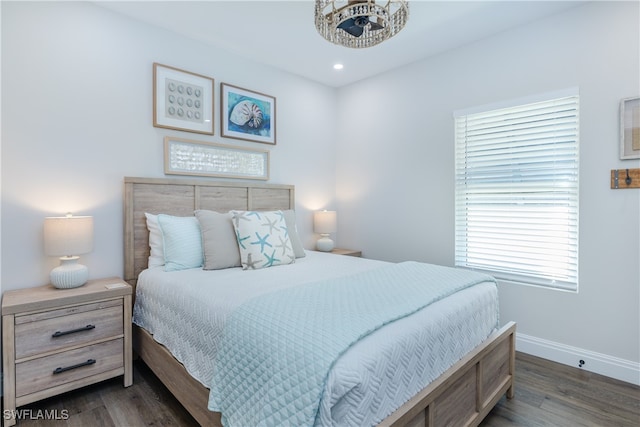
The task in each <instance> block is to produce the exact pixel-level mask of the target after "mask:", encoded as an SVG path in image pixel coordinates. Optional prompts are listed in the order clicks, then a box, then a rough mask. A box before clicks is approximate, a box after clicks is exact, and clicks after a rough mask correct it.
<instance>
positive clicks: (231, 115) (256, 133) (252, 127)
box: [220, 83, 276, 144]
mask: <svg viewBox="0 0 640 427" xmlns="http://www.w3.org/2000/svg"><path fill="white" fill-rule="evenodd" d="M220 97H221V103H220V105H221V106H220V114H221V118H220V123H221V126H222V132H221V133H222V136H223V137H226V138H235V139H243V140H246V141H253V142H262V143H264V144H275V143H276V99H275V98H274V97H273V96H269V95H265V94H264V93H260V92H254V91H251V90H248V89H243V88H240V87H237V86H233V85H230V84H227V83H221V84H220Z"/></svg>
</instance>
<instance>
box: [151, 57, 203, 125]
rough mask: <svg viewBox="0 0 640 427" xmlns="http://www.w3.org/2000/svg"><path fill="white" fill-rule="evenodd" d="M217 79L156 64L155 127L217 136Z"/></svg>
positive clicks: (154, 69)
mask: <svg viewBox="0 0 640 427" xmlns="http://www.w3.org/2000/svg"><path fill="white" fill-rule="evenodd" d="M213 87H214V80H213V79H212V78H210V77H206V76H202V75H200V74H195V73H190V72H188V71H184V70H180V69H178V68H174V67H169V66H167V65H162V64H158V63H154V64H153V126H155V127H159V128H167V129H175V130H183V131H187V132H195V133H202V134H206V135H213V110H214V109H213Z"/></svg>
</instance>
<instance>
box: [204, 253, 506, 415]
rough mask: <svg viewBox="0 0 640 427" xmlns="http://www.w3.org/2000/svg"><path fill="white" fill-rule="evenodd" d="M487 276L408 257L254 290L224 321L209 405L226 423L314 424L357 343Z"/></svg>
mask: <svg viewBox="0 0 640 427" xmlns="http://www.w3.org/2000/svg"><path fill="white" fill-rule="evenodd" d="M274 268H280V267H274ZM486 281H490V282H493V281H494V280H493V278H491V277H490V276H487V275H484V274H479V273H475V272H471V271H467V270H460V269H454V268H448V267H441V266H436V265H431V264H423V263H417V262H404V263H400V264H391V265H388V266H383V267H380V268H378V269H374V270H371V271H367V272H364V273H359V274H355V275H351V276H345V277H341V278H338V279H333V280H328V281H322V282H318V283H314V284H310V285H303V286H299V287H296V288H293V289H287V290H283V291H277V292H273V293H271V294H267V295H263V296H260V297H257V298H254V299H252V300H250V301H248V302H246V303H245V304H243V305H241V306H240V307H239V308H238V309H237V310H236V311H234V312H233V313H232V314H231V316H230V318H229V319H228V321H227V324H226V325H225V329H224V335H223V338H222V343H221V346H220V350H219V351H218V354H217V359H216V361H215V372H214V376H213V379H212V383H211V393H210V395H209V409H210V410H213V411H219V412H221V413H222V422H223V424H224V425H225V426H227V427H230V426H312V425H313V424H314V420H315V418H316V414H317V412H318V406H319V403H320V397H321V395H322V391H323V389H324V387H325V383H326V379H327V375H328V373H329V371H330V369H331V367H332V366H333V364H334V363H335V361H336V360H337V359H338V357H339V356H340V355H341V354H343V353H344V352H345V351H346V350H347V349H348V348H349V347H350V346H351V345H352V344H354V343H355V342H357V341H358V340H359V339H361V338H363V337H365V336H367V335H369V334H370V333H372V332H374V331H375V330H376V329H378V328H380V327H382V326H384V325H385V324H387V323H389V322H392V321H394V320H397V319H400V318H403V317H406V316H408V315H410V314H412V313H414V312H416V311H418V310H420V309H422V308H424V307H426V306H427V305H429V304H431V303H433V302H435V301H438V300H440V299H442V298H445V297H447V296H448V295H451V294H453V293H455V292H457V291H459V290H462V289H465V288H468V287H470V286H472V285H475V284H477V283H480V282H486Z"/></svg>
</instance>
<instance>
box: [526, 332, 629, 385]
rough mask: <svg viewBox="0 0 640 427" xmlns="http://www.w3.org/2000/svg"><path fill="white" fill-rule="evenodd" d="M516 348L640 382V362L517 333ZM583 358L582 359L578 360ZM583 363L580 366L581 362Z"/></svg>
mask: <svg viewBox="0 0 640 427" xmlns="http://www.w3.org/2000/svg"><path fill="white" fill-rule="evenodd" d="M516 350H518V351H521V352H523V353H527V354H531V355H533V356H538V357H542V358H543V359H548V360H551V361H554V362H557V363H562V364H563V365H568V366H575V367H576V368H580V369H584V370H586V371H589V372H595V373H596V374H600V375H605V376H607V377H611V378H615V379H618V380H621V381H625V382H628V383H631V384H635V385H640V363H637V362H632V361H629V360H625V359H620V358H617V357H613V356H609V355H606V354H602V353H596V352H594V351H589V350H584V349H582V348H578V347H572V346H569V345H564V344H560V343H557V342H553V341H548V340H544V339H541V338H536V337H533V336H531V335H525V334H521V333H519V332H518V333H516ZM581 362H582V363H581ZM581 364H582V366H580V365H581Z"/></svg>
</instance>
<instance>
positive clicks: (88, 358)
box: [16, 338, 124, 397]
mask: <svg viewBox="0 0 640 427" xmlns="http://www.w3.org/2000/svg"><path fill="white" fill-rule="evenodd" d="M123 345H124V344H123V339H122V338H119V339H115V340H111V341H107V342H103V343H100V344H94V345H90V346H87V347H82V348H78V349H75V350H70V351H65V352H62V353H57V354H53V355H51V356H47V357H41V358H38V359H32V360H29V361H27V362H22V363H17V364H16V397H20V396H24V395H27V394H29V393H34V392H37V391H41V390H46V389H48V388H51V387H55V386H59V385H61V384H66V383H69V382H71V381H75V380H79V379H82V378H85V377H89V376H91V375H95V374H99V373H102V372H107V371H111V370H114V369H118V368H122V372H120V373H121V374H122V373H124V361H123Z"/></svg>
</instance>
